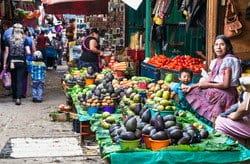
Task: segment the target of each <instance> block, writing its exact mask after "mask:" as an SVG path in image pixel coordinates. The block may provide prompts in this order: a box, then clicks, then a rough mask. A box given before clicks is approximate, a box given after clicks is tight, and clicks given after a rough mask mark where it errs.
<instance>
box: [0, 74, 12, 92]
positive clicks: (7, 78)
mask: <svg viewBox="0 0 250 164" xmlns="http://www.w3.org/2000/svg"><path fill="white" fill-rule="evenodd" d="M0 79H2V82H3V87H4V88H5V89H10V88H11V74H10V72H9V71H6V70H2V72H1V74H0Z"/></svg>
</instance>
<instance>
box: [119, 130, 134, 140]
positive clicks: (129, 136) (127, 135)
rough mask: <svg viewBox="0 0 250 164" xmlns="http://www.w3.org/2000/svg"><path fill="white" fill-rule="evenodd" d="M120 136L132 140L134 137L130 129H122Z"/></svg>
mask: <svg viewBox="0 0 250 164" xmlns="http://www.w3.org/2000/svg"><path fill="white" fill-rule="evenodd" d="M120 138H121V139H123V140H134V139H136V136H135V133H134V132H131V131H122V132H121V134H120Z"/></svg>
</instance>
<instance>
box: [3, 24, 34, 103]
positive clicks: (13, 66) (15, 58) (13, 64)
mask: <svg viewBox="0 0 250 164" xmlns="http://www.w3.org/2000/svg"><path fill="white" fill-rule="evenodd" d="M30 53H31V50H30V47H29V45H28V43H27V40H26V39H25V35H24V31H23V26H22V25H21V24H19V23H17V24H14V25H13V33H12V35H11V37H9V38H8V40H7V42H6V45H5V51H4V63H3V64H4V65H3V69H5V70H7V69H10V72H11V83H12V84H11V88H12V92H13V100H14V101H15V104H16V105H21V95H22V91H23V84H22V81H23V77H24V74H25V71H26V54H27V55H29V54H30Z"/></svg>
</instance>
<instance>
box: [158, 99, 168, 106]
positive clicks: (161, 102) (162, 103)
mask: <svg viewBox="0 0 250 164" xmlns="http://www.w3.org/2000/svg"><path fill="white" fill-rule="evenodd" d="M160 105H163V106H167V105H171V101H168V100H161V101H160Z"/></svg>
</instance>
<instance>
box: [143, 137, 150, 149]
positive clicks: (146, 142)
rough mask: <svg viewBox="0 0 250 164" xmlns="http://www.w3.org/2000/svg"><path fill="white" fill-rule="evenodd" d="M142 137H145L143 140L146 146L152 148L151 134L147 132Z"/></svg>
mask: <svg viewBox="0 0 250 164" xmlns="http://www.w3.org/2000/svg"><path fill="white" fill-rule="evenodd" d="M142 139H143V142H144V144H145V146H146V148H147V149H150V148H151V143H150V141H149V135H147V134H142Z"/></svg>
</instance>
